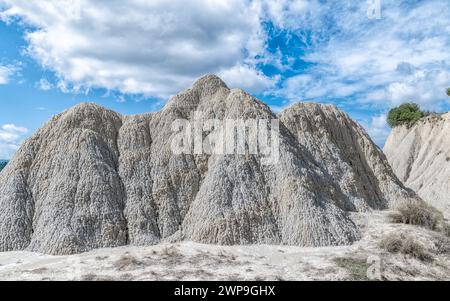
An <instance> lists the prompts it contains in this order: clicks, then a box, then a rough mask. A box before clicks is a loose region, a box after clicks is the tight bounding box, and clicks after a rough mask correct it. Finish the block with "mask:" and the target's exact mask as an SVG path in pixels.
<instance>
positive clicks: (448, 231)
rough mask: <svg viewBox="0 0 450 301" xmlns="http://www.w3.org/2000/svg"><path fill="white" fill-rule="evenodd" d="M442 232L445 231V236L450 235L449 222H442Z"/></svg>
mask: <svg viewBox="0 0 450 301" xmlns="http://www.w3.org/2000/svg"><path fill="white" fill-rule="evenodd" d="M442 233H444V235H445V236H447V237H450V224H449V223H445V222H443V223H442Z"/></svg>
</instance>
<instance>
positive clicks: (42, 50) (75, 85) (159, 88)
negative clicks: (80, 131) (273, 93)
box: [0, 0, 272, 98]
mask: <svg viewBox="0 0 450 301" xmlns="http://www.w3.org/2000/svg"><path fill="white" fill-rule="evenodd" d="M0 2H1V3H3V6H4V9H3V11H2V13H1V18H2V20H4V21H6V22H12V21H13V20H16V19H17V18H18V19H19V20H21V22H23V23H25V24H27V25H30V26H32V28H34V29H33V30H30V31H29V32H27V34H26V40H27V41H28V44H29V46H28V49H27V52H28V54H29V55H31V56H32V57H34V58H35V59H36V60H37V61H38V62H40V63H41V64H42V65H43V66H44V67H45V68H47V69H49V70H52V71H54V72H55V73H56V75H57V76H58V77H59V79H60V83H59V84H58V87H59V88H61V89H63V90H64V91H70V90H76V91H79V90H82V89H90V88H106V89H109V90H117V91H120V92H122V93H129V94H144V95H147V96H156V97H162V98H165V97H167V96H168V95H171V94H173V93H175V92H178V91H180V90H182V89H184V88H186V87H188V86H189V85H190V84H192V82H193V80H194V79H195V78H197V77H199V76H201V75H203V74H206V73H222V74H225V75H227V74H233V73H235V72H239V70H240V68H243V67H242V66H243V64H245V66H246V67H245V68H247V69H246V70H244V71H247V72H249V73H252V79H251V82H249V85H250V87H251V88H252V89H254V90H255V92H260V91H261V89H265V88H267V87H268V86H270V85H271V84H272V79H270V78H267V77H265V76H264V75H263V74H261V73H258V71H256V67H255V65H254V63H255V61H254V58H255V57H256V56H257V55H258V54H261V53H262V52H264V43H265V32H264V31H263V30H262V28H261V22H260V10H259V6H258V5H256V4H255V3H253V2H251V1H241V0H229V1H222V0H219V1H212V0H173V1H165V0H153V1H141V0H130V1H127V3H126V5H125V4H124V2H123V1H120V0H108V1H106V0H99V1H87V0H76V1H68V0H62V1H61V0H57V1H56V0H45V1H44V0H43V1H28V0H14V1H12V0H1V1H0Z"/></svg>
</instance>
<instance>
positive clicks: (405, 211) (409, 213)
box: [390, 202, 444, 230]
mask: <svg viewBox="0 0 450 301" xmlns="http://www.w3.org/2000/svg"><path fill="white" fill-rule="evenodd" d="M397 211H398V212H397V213H393V214H391V215H390V218H391V220H392V222H394V223H403V224H408V225H415V226H421V227H424V228H427V229H430V230H436V229H437V228H438V226H439V224H440V223H442V222H443V220H444V216H443V214H442V213H441V212H440V211H439V210H437V209H436V208H434V207H432V206H430V205H427V204H426V203H424V202H411V203H406V204H402V205H400V206H399V207H398V208H397Z"/></svg>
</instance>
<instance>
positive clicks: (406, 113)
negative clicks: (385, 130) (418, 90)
mask: <svg viewBox="0 0 450 301" xmlns="http://www.w3.org/2000/svg"><path fill="white" fill-rule="evenodd" d="M425 115H426V113H425V112H423V111H422V110H421V109H420V107H419V105H417V104H415V103H405V104H402V105H401V106H399V107H396V108H393V109H392V110H390V111H389V114H388V117H387V122H388V124H389V125H390V126H391V127H396V126H399V125H403V124H409V125H410V124H414V123H415V122H416V121H417V120H419V119H420V118H422V117H424V116H425Z"/></svg>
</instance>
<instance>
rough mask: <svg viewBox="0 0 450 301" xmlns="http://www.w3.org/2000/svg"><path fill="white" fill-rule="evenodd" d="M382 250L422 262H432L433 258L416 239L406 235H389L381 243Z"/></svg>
mask: <svg viewBox="0 0 450 301" xmlns="http://www.w3.org/2000/svg"><path fill="white" fill-rule="evenodd" d="M380 248H382V249H384V250H386V251H387V252H389V253H394V254H395V253H400V254H403V255H408V256H411V257H413V258H416V259H418V260H420V261H431V260H432V259H433V258H432V257H431V255H430V254H429V253H428V252H427V251H426V250H425V248H424V247H423V246H422V245H421V244H419V243H417V242H416V241H415V240H414V238H412V237H406V236H404V235H388V236H386V237H385V238H384V239H383V240H381V242H380Z"/></svg>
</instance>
